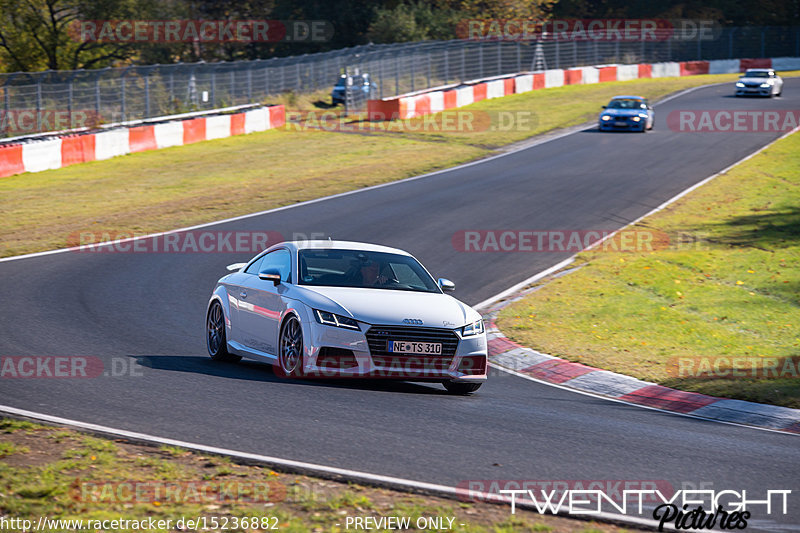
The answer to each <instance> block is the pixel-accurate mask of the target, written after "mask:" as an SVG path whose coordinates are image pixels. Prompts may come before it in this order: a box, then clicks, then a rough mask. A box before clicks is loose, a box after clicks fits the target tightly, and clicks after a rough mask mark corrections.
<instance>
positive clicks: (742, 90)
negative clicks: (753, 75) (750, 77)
mask: <svg viewBox="0 0 800 533" xmlns="http://www.w3.org/2000/svg"><path fill="white" fill-rule="evenodd" d="M771 94H772V87H737V88H736V96H770V95H771Z"/></svg>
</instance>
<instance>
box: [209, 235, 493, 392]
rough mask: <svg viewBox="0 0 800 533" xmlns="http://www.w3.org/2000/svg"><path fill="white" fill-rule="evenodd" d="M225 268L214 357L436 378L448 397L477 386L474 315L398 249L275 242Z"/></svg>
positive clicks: (480, 366) (310, 373)
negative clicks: (239, 262)
mask: <svg viewBox="0 0 800 533" xmlns="http://www.w3.org/2000/svg"><path fill="white" fill-rule="evenodd" d="M228 269H229V270H231V271H232V272H231V273H230V274H228V275H226V276H224V277H222V278H221V279H220V280H219V281H218V282H217V285H216V287H215V289H214V291H213V293H212V295H211V298H210V300H209V303H208V308H207V312H206V345H207V348H208V352H209V354H210V355H211V357H212V358H213V359H215V360H223V361H238V360H239V359H241V358H242V357H247V358H250V359H256V360H261V361H265V362H268V363H271V364H272V365H273V366H274V367H275V370H276V373H277V374H278V375H281V376H284V377H295V378H302V377H324V378H328V377H330V378H342V377H357V378H388V379H395V380H404V381H428V382H439V383H442V384H443V385H444V387H445V388H446V389H447V390H448V391H450V392H451V393H455V394H467V393H470V392H474V391H476V390H478V388H479V387H480V386H481V384H482V383H483V382H484V381H485V380H486V375H487V372H486V369H487V344H486V333H485V331H484V325H483V320H482V318H481V315H480V314H479V313H478V312H477V311H475V310H474V309H472V308H471V307H469V306H468V305H466V304H464V303H462V302H460V301H458V300H457V299H455V298H453V297H452V296H450V295H448V294H445V292H446V291H452V290H454V289H455V285H454V284H453V283H452V282H451V281H449V280H446V279H443V278H440V279H439V280H438V282H437V281H434V279H433V277H432V276H431V275H430V274H429V273H428V271H427V270H426V269H425V267H423V266H422V265H421V264H420V263H419V262H418V261H417V260H416V259H415V258H414V257H413V256H411V255H410V254H409V253H408V252H404V251H402V250H398V249H395V248H389V247H386V246H379V245H374V244H365V243H357V242H347V241H303V242H300V241H297V242H283V243H280V244H276V245H274V246H272V247H270V248H268V249H267V250H265V251H263V252H261V253H260V254H258V255H257V256H256V257H254V258H253V259H251V260H250V261H249V262H248V263H241V264H235V265H230V266H229V267H228Z"/></svg>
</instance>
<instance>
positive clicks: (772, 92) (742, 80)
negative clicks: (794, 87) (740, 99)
mask: <svg viewBox="0 0 800 533" xmlns="http://www.w3.org/2000/svg"><path fill="white" fill-rule="evenodd" d="M782 93H783V78H781V77H780V76H778V75H777V74H776V73H775V71H774V70H772V69H771V68H751V69H748V70H747V71H745V73H744V74H742V75H741V76H739V81H737V82H736V93H735V94H736V96H767V97H769V98H772V97H773V96H780V95H781V94H782Z"/></svg>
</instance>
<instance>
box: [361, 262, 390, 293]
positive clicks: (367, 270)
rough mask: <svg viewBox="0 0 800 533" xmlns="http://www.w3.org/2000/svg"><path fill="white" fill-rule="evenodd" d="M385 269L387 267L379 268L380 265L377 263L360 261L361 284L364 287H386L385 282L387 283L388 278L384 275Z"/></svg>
mask: <svg viewBox="0 0 800 533" xmlns="http://www.w3.org/2000/svg"><path fill="white" fill-rule="evenodd" d="M387 269H388V266H387V267H384V268H381V265H380V264H379V263H378V262H377V261H372V260H369V259H368V260H366V261H362V263H361V268H360V273H361V283H362V284H363V285H364V286H365V287H377V286H381V285H386V282H387V281H389V276H387V275H386V271H387Z"/></svg>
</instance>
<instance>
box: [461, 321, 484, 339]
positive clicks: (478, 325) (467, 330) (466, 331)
mask: <svg viewBox="0 0 800 533" xmlns="http://www.w3.org/2000/svg"><path fill="white" fill-rule="evenodd" d="M481 333H483V319H481V320H478V321H476V322H473V323H472V324H467V325H466V326H464V327H463V328H461V335H463V336H464V337H471V336H472V335H480V334H481Z"/></svg>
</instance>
